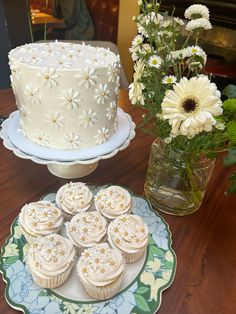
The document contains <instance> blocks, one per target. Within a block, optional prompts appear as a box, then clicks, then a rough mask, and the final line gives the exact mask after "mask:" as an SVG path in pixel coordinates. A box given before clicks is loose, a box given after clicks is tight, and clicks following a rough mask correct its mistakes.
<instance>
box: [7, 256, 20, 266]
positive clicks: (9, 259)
mask: <svg viewBox="0 0 236 314" xmlns="http://www.w3.org/2000/svg"><path fill="white" fill-rule="evenodd" d="M17 260H18V256H11V257H8V258H7V259H6V264H8V265H12V264H15V262H16V261H17Z"/></svg>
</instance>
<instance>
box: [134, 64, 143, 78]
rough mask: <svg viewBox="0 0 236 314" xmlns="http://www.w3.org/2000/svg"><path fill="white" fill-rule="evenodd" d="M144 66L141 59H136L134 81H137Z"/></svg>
mask: <svg viewBox="0 0 236 314" xmlns="http://www.w3.org/2000/svg"><path fill="white" fill-rule="evenodd" d="M144 68H145V63H144V62H143V61H142V60H138V61H137V62H136V63H135V64H134V82H138V81H139V80H140V79H141V77H142V75H143V71H144Z"/></svg>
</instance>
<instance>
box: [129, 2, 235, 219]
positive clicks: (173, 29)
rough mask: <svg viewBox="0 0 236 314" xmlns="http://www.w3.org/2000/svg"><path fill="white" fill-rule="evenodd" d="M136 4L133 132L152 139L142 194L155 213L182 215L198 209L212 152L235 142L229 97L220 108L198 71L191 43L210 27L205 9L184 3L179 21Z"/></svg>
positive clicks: (200, 62)
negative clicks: (137, 117) (138, 110)
mask: <svg viewBox="0 0 236 314" xmlns="http://www.w3.org/2000/svg"><path fill="white" fill-rule="evenodd" d="M138 5H139V7H140V11H141V14H140V15H138V16H136V17H134V20H135V21H136V23H137V29H138V35H137V36H136V37H135V38H134V39H133V42H132V47H131V48H130V52H131V55H132V59H133V61H134V77H133V83H132V84H131V85H130V90H129V97H130V100H131V103H132V104H133V105H136V106H140V107H142V108H143V109H144V114H143V116H142V118H143V119H142V123H141V124H140V127H141V128H142V129H144V130H146V131H147V132H148V133H151V134H153V135H154V136H155V137H157V139H156V140H155V141H154V143H153V145H152V149H151V154H150V159H149V166H148V171H147V178H146V183H145V194H146V196H147V197H148V198H149V199H150V200H151V202H152V204H153V205H154V206H155V207H157V208H158V209H161V210H163V211H165V212H168V213H172V214H177V215H185V214H189V213H192V212H194V211H195V210H197V209H198V208H199V206H200V205H201V202H202V199H203V196H204V193H205V190H206V186H207V182H208V181H209V178H210V175H211V174H212V171H213V166H214V158H215V157H216V153H217V152H219V151H221V150H224V149H226V145H227V146H228V147H232V146H234V145H235V144H236V100H235V99H233V100H227V101H226V102H225V104H224V105H223V103H222V101H221V93H220V92H219V91H218V90H217V87H216V85H215V84H214V83H212V82H211V80H210V79H211V78H210V77H208V76H207V75H204V74H203V73H204V65H205V64H206V61H207V55H206V53H205V52H204V50H203V49H202V48H201V47H200V46H199V45H198V40H199V35H200V33H201V32H203V31H204V30H209V29H211V28H212V26H211V23H210V21H209V10H208V8H207V7H206V6H204V5H191V6H190V7H189V8H188V9H187V10H186V11H185V18H186V20H185V21H183V20H182V19H180V18H178V17H175V16H174V11H173V12H172V14H171V15H168V14H167V13H161V12H160V5H159V3H158V2H157V1H156V0H152V1H145V0H139V1H138ZM184 28H185V32H187V36H186V40H182V41H181V38H183V36H181V33H182V32H183V29H184ZM190 43H191V44H190ZM230 149H231V150H232V148H230ZM231 155H232V154H231ZM230 160H231V163H232V156H231V159H230ZM234 162H235V161H234Z"/></svg>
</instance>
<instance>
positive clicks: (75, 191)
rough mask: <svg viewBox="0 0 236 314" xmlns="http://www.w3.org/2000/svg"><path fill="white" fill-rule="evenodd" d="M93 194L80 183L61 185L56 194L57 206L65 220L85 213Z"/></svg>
mask: <svg viewBox="0 0 236 314" xmlns="http://www.w3.org/2000/svg"><path fill="white" fill-rule="evenodd" d="M92 199H93V194H92V193H91V191H90V190H89V188H88V187H87V186H86V184H85V183H82V182H74V183H73V182H70V183H66V184H65V185H63V186H62V187H61V188H60V189H59V190H58V192H57V194H56V203H57V206H58V207H59V208H60V209H61V210H62V211H63V215H64V217H65V219H66V220H70V219H71V218H72V217H73V216H74V215H76V214H78V213H81V212H85V211H86V210H88V209H89V207H90V206H91V204H92Z"/></svg>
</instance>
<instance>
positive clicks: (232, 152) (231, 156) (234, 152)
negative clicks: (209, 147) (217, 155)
mask: <svg viewBox="0 0 236 314" xmlns="http://www.w3.org/2000/svg"><path fill="white" fill-rule="evenodd" d="M235 164H236V147H232V148H229V149H228V155H227V156H226V157H225V158H224V166H232V165H235Z"/></svg>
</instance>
